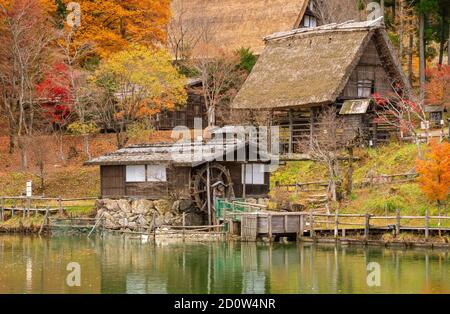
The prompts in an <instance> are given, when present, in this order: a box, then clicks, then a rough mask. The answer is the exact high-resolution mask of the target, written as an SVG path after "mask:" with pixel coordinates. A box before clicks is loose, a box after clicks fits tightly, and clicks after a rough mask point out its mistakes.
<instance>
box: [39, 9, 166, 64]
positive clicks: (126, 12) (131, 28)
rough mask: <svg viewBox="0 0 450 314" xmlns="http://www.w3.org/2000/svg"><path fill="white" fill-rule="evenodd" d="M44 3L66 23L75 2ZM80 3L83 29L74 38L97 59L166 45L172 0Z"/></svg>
mask: <svg viewBox="0 0 450 314" xmlns="http://www.w3.org/2000/svg"><path fill="white" fill-rule="evenodd" d="M40 1H41V2H42V3H43V5H44V7H45V8H46V10H47V12H49V13H50V14H51V15H53V16H54V17H55V18H59V19H63V20H64V19H65V18H66V16H67V14H68V13H70V12H67V11H66V10H65V8H66V6H67V4H68V3H69V2H72V0H58V1H55V0H40ZM76 2H77V3H79V4H80V8H81V25H80V26H79V27H77V28H76V31H75V32H74V37H73V40H74V44H75V46H76V47H78V46H83V45H85V44H87V43H90V44H92V45H93V46H94V47H95V51H96V53H97V55H98V56H100V57H101V58H104V57H107V56H109V55H110V54H111V53H114V52H118V51H120V50H122V49H126V48H127V47H128V46H129V45H130V44H131V43H135V44H140V45H144V46H149V47H155V46H158V45H160V44H163V43H165V42H166V37H167V34H166V30H167V24H168V22H169V20H170V0H127V1H122V0H95V1H92V0H77V1H76ZM58 3H59V4H58ZM65 27H67V25H65Z"/></svg>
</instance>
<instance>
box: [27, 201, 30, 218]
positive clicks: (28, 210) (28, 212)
mask: <svg viewBox="0 0 450 314" xmlns="http://www.w3.org/2000/svg"><path fill="white" fill-rule="evenodd" d="M30 211H31V197H29V196H28V197H27V217H28V218H30Z"/></svg>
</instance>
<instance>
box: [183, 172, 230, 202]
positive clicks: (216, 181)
mask: <svg viewBox="0 0 450 314" xmlns="http://www.w3.org/2000/svg"><path fill="white" fill-rule="evenodd" d="M209 172H210V179H209V180H210V186H211V198H212V197H213V195H214V192H213V191H214V189H216V191H217V192H218V193H220V197H224V198H231V197H233V196H234V190H233V181H232V180H231V175H230V171H229V170H228V169H227V168H226V167H225V166H222V165H221V164H218V163H212V164H210V165H209ZM207 173H208V165H205V166H203V167H202V168H200V169H197V170H195V171H194V173H193V175H192V179H191V196H192V199H193V200H194V202H195V204H196V205H197V207H198V208H199V209H200V210H201V211H206V210H207V209H208V196H207V195H208V192H207ZM211 201H212V199H211Z"/></svg>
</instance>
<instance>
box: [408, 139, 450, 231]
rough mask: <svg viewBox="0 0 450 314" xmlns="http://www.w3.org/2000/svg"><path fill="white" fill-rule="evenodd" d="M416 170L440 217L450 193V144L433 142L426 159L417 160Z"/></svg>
mask: <svg viewBox="0 0 450 314" xmlns="http://www.w3.org/2000/svg"><path fill="white" fill-rule="evenodd" d="M416 168H417V172H418V173H419V178H418V182H419V184H420V188H421V190H422V192H423V193H424V194H425V195H426V197H427V198H428V199H429V200H430V201H433V202H436V203H437V207H438V215H439V216H440V215H441V204H442V202H444V201H446V200H447V199H448V196H449V192H450V143H447V142H443V143H437V142H436V141H432V142H431V143H430V145H429V151H428V153H427V154H426V158H425V159H424V160H420V159H419V160H417V162H416ZM427 215H428V214H427ZM439 223H440V222H439Z"/></svg>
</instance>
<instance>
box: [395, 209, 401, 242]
mask: <svg viewBox="0 0 450 314" xmlns="http://www.w3.org/2000/svg"><path fill="white" fill-rule="evenodd" d="M396 215H397V216H396V223H395V235H396V236H399V235H400V219H401V217H400V209H397V214H396Z"/></svg>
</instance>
